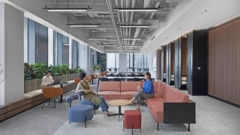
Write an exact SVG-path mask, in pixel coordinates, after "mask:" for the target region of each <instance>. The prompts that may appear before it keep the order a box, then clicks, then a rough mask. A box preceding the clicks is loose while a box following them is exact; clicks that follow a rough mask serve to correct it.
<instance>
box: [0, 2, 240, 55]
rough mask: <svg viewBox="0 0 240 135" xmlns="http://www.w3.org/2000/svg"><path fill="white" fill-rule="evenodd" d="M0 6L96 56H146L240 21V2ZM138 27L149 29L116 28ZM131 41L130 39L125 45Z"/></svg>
mask: <svg viewBox="0 0 240 135" xmlns="http://www.w3.org/2000/svg"><path fill="white" fill-rule="evenodd" d="M0 2H5V3H8V4H9V5H12V6H14V7H16V8H18V9H19V10H21V11H23V12H25V16H26V17H29V18H31V19H33V20H35V21H37V22H39V23H41V24H43V25H46V26H48V27H50V28H52V29H54V30H56V31H57V32H60V33H62V34H64V35H69V36H70V37H71V38H73V39H74V40H76V41H78V42H80V43H84V44H85V45H89V46H92V48H94V49H96V50H98V51H100V52H120V53H123V52H150V51H153V50H155V49H157V48H160V46H161V45H165V44H167V43H169V42H171V41H173V40H174V39H176V38H178V37H179V36H182V35H184V34H186V33H187V32H189V31H190V30H193V29H194V30H197V29H208V28H210V27H213V26H216V25H218V24H221V23H224V22H226V21H228V20H231V19H233V18H236V17H239V14H240V8H239V5H240V0H0ZM46 6H47V8H67V7H68V8H89V9H88V10H87V12H68V13H62V12H52V13H51V12H48V11H47V10H46V9H43V8H45V7H46ZM127 7H128V8H131V9H137V8H158V11H156V12H154V13H153V12H143V11H142V12H139V11H138V12H136V11H135V12H122V11H118V10H117V9H116V8H127ZM90 8H91V9H90ZM68 20H69V21H68ZM67 23H69V24H101V25H100V26H99V27H97V28H69V27H67V25H66V24H67ZM138 24H141V25H142V24H145V25H150V27H148V28H136V27H131V28H122V27H120V25H138ZM84 31H85V32H84ZM129 38H130V39H131V40H123V39H129ZM133 38H140V39H141V40H133Z"/></svg>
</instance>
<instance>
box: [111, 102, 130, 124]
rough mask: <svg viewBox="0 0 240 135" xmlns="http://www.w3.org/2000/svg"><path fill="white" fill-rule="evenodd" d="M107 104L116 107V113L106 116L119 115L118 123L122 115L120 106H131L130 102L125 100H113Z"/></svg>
mask: <svg viewBox="0 0 240 135" xmlns="http://www.w3.org/2000/svg"><path fill="white" fill-rule="evenodd" d="M108 104H109V105H113V106H118V113H116V114H112V115H108V116H115V115H119V117H118V121H119V120H120V115H124V114H123V113H122V112H121V106H124V105H129V104H132V102H131V101H130V100H126V99H115V100H111V101H108Z"/></svg>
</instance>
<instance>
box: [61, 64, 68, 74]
mask: <svg viewBox="0 0 240 135" xmlns="http://www.w3.org/2000/svg"><path fill="white" fill-rule="evenodd" d="M61 72H62V74H64V75H65V74H68V73H69V66H68V65H67V64H62V65H61Z"/></svg>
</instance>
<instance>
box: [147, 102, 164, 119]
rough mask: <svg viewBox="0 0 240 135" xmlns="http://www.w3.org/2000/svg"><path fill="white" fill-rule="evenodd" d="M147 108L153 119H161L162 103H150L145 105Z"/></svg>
mask: <svg viewBox="0 0 240 135" xmlns="http://www.w3.org/2000/svg"><path fill="white" fill-rule="evenodd" d="M147 106H148V109H149V110H150V111H151V113H152V115H153V117H154V118H156V119H163V101H158V102H155V101H154V102H153V101H151V102H148V103H147Z"/></svg>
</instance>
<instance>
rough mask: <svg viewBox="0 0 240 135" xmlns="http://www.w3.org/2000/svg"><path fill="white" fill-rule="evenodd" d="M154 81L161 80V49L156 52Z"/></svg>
mask: <svg viewBox="0 0 240 135" xmlns="http://www.w3.org/2000/svg"><path fill="white" fill-rule="evenodd" d="M156 66H157V67H156V79H161V49H157V51H156Z"/></svg>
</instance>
